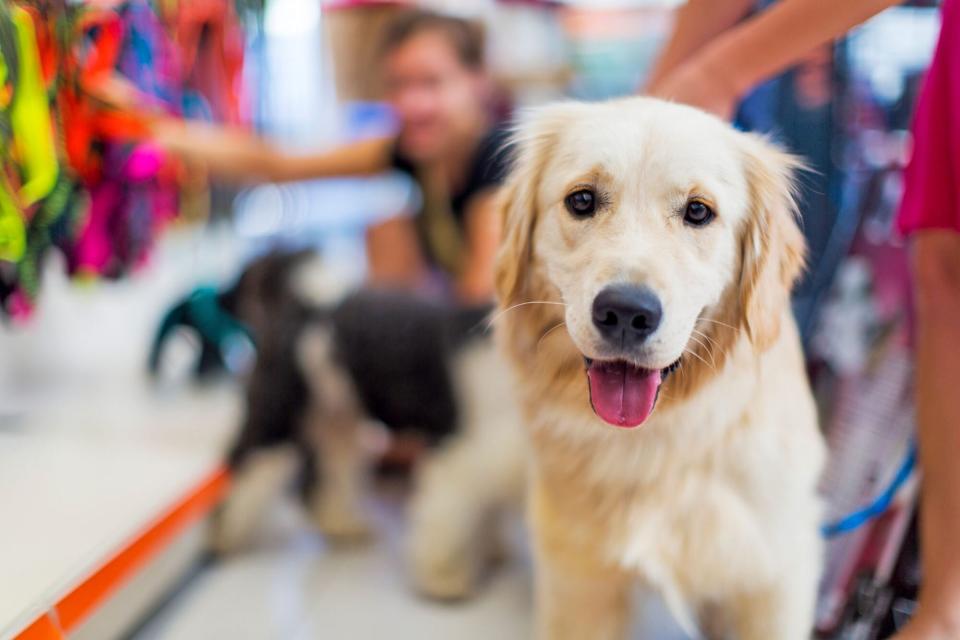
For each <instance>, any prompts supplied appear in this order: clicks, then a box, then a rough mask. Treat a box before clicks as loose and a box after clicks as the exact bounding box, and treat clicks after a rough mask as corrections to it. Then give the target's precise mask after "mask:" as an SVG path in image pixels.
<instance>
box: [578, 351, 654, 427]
mask: <svg viewBox="0 0 960 640" xmlns="http://www.w3.org/2000/svg"><path fill="white" fill-rule="evenodd" d="M587 379H588V380H589V381H590V404H591V405H592V406H593V411H594V412H595V413H596V414H597V415H598V416H600V418H601V419H602V420H604V421H605V422H609V423H610V424H612V425H614V426H617V427H636V426H637V425H639V424H642V423H643V421H644V420H646V419H647V418H648V417H649V416H650V413H651V412H652V411H653V404H654V403H655V402H656V400H657V389H659V387H660V379H661V375H660V371H657V370H653V371H651V370H649V369H638V368H637V367H634V366H632V365H629V364H627V363H626V362H599V361H597V360H594V361H593V362H591V363H590V366H589V367H588V369H587Z"/></svg>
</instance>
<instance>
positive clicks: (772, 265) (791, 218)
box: [738, 134, 806, 350]
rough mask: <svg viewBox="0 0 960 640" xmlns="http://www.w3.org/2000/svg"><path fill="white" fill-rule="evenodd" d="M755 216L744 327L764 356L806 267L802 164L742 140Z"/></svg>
mask: <svg viewBox="0 0 960 640" xmlns="http://www.w3.org/2000/svg"><path fill="white" fill-rule="evenodd" d="M738 135H739V136H740V137H741V139H742V140H741V142H742V144H741V148H742V150H743V156H744V168H745V173H746V180H747V188H748V190H749V193H750V213H749V217H748V220H747V223H746V225H745V227H744V231H743V236H742V237H741V267H740V269H741V271H740V324H741V326H742V328H743V329H744V330H745V331H746V332H747V335H748V336H749V337H750V340H751V341H752V342H753V344H754V345H755V346H756V347H757V348H758V349H760V350H763V349H766V348H767V347H769V346H770V345H772V344H773V342H774V341H775V340H776V339H777V336H779V335H780V320H781V317H782V314H783V312H784V309H785V308H786V307H788V306H789V304H790V292H791V290H792V288H793V285H794V283H795V282H796V280H797V278H798V277H799V276H800V274H801V272H802V271H803V267H804V258H805V256H806V243H805V241H804V237H803V233H802V232H801V231H800V227H799V226H798V216H799V214H798V210H797V202H796V197H795V195H796V184H795V182H794V173H795V172H796V171H797V170H798V169H801V168H802V167H803V164H802V162H801V161H800V160H799V159H798V158H796V157H794V156H792V155H790V154H788V153H785V152H783V151H781V150H780V149H778V148H777V147H775V146H774V145H772V144H770V143H769V142H767V141H766V140H764V139H762V138H760V137H757V136H754V135H750V134H738Z"/></svg>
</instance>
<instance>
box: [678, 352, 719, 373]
mask: <svg viewBox="0 0 960 640" xmlns="http://www.w3.org/2000/svg"><path fill="white" fill-rule="evenodd" d="M683 352H684V353H689V354H690V355H691V356H693V357H694V358H696V359H697V360H699V361H700V362H702V363H703V364H705V365H706V366H708V367H710V368H711V369H713V370H716V367H711V366H710V363H709V362H707V361H706V360H704V359H703V358H702V357H700V356H699V355H697V353H696V352H694V351H691V350H690V349H684V350H683Z"/></svg>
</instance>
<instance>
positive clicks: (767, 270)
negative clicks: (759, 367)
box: [496, 98, 804, 426]
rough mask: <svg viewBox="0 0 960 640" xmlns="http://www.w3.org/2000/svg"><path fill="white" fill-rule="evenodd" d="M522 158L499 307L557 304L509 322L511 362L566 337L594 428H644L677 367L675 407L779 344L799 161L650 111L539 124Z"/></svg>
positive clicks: (507, 191)
mask: <svg viewBox="0 0 960 640" xmlns="http://www.w3.org/2000/svg"><path fill="white" fill-rule="evenodd" d="M514 142H515V145H516V148H515V151H516V160H515V165H514V170H513V172H512V174H511V177H510V178H509V180H508V183H507V185H506V186H505V188H504V190H503V194H502V198H503V200H502V203H503V204H502V206H503V212H504V220H503V224H504V238H503V243H502V246H501V250H500V255H499V258H498V263H497V269H496V286H497V291H498V296H499V301H500V304H501V307H502V308H503V309H509V308H511V307H513V306H514V305H521V304H523V303H528V302H547V303H553V304H547V305H541V304H534V305H526V306H525V308H524V311H523V312H521V307H518V308H517V309H516V310H515V311H513V310H511V311H510V312H508V313H505V314H504V316H503V317H504V320H505V322H506V323H507V325H508V326H507V327H505V329H506V332H507V333H509V334H510V335H508V336H506V338H507V340H508V341H509V344H510V346H511V349H512V350H513V352H514V356H515V357H519V358H521V359H524V358H525V359H528V360H531V361H536V358H537V354H536V353H535V351H536V349H537V348H539V347H540V346H541V343H542V342H543V341H544V340H554V339H555V338H551V337H550V336H551V335H552V336H569V340H566V338H565V337H564V338H562V341H563V343H564V344H565V345H566V347H565V351H566V352H567V356H564V357H563V358H562V360H564V361H565V363H566V364H565V365H559V366H561V368H563V369H564V370H569V369H570V368H571V367H570V361H571V360H572V359H578V360H579V361H580V362H585V363H586V369H587V373H586V382H587V386H588V389H589V392H590V402H591V404H592V406H593V409H594V411H595V412H596V414H597V415H598V416H599V417H600V418H602V419H603V420H605V421H606V422H608V423H611V424H615V425H618V426H636V425H639V424H640V423H642V422H643V421H644V420H645V419H646V418H647V417H648V416H649V415H650V413H651V411H652V410H653V406H654V403H655V402H656V399H657V396H658V392H659V389H660V386H661V383H662V382H663V381H664V379H665V378H666V376H667V375H668V374H669V373H670V371H671V370H672V368H673V367H674V366H675V365H676V364H677V363H679V362H680V361H681V360H682V362H683V368H682V372H683V373H682V375H678V376H676V379H677V381H676V383H671V384H672V386H671V388H674V387H676V393H673V392H671V393H670V394H669V395H670V396H671V397H672V398H674V397H678V396H681V395H683V393H686V392H689V391H691V390H692V386H695V384H697V383H696V382H695V381H696V380H698V379H699V380H702V379H704V378H705V377H708V376H709V375H711V373H710V372H713V371H719V369H720V367H721V365H722V359H723V357H724V355H725V352H726V351H728V350H729V349H730V348H731V347H732V345H733V344H735V343H736V341H737V340H739V338H740V336H741V335H743V336H746V337H747V338H748V339H749V340H750V341H751V342H752V344H753V346H754V348H755V349H757V350H763V349H766V348H767V347H768V346H770V345H771V344H772V343H773V342H774V341H775V340H776V338H777V336H778V335H779V331H780V322H781V319H782V318H783V317H784V315H785V310H786V309H787V307H788V302H789V293H790V288H791V286H792V284H793V282H794V280H795V279H796V278H797V276H798V275H799V273H800V271H801V269H802V265H803V256H804V242H803V236H802V234H801V232H800V230H799V228H798V226H797V222H796V210H795V205H794V200H793V196H792V186H793V183H792V177H791V176H792V173H793V170H794V169H795V168H796V167H797V165H798V162H797V161H796V160H795V159H794V158H792V157H791V156H789V155H787V154H785V153H783V152H781V151H779V150H778V149H776V148H775V147H773V146H772V145H770V144H768V143H767V142H765V141H764V140H762V139H760V138H758V137H756V136H753V135H749V134H745V133H741V132H738V131H735V130H734V129H733V128H731V127H729V126H728V125H726V124H724V123H723V122H721V121H720V120H718V119H717V118H714V117H712V116H710V115H707V114H705V113H703V112H700V111H697V110H695V109H692V108H689V107H685V106H681V105H676V104H671V103H667V102H662V101H659V100H654V99H650V98H631V99H626V100H620V101H613V102H607V103H600V104H581V103H561V104H556V105H551V106H548V107H545V108H541V109H539V110H535V111H533V112H531V113H530V114H529V117H527V118H526V119H525V120H523V121H522V122H521V124H520V125H519V127H518V130H517V134H516V136H515V141H514ZM557 303H560V304H562V305H564V306H559V305H558V304H557ZM561 320H562V321H563V322H565V328H566V332H565V334H564V333H561V332H559V331H553V329H556V328H557V325H558V321H561ZM548 332H550V333H549V334H548ZM571 343H572V344H571ZM578 375H579V376H581V377H580V380H581V381H582V380H583V377H582V373H579V374H578ZM581 384H583V382H581Z"/></svg>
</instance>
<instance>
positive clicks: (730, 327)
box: [700, 318, 737, 331]
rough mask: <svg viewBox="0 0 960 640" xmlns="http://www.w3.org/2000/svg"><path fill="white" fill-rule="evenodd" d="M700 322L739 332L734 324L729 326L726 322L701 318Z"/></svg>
mask: <svg viewBox="0 0 960 640" xmlns="http://www.w3.org/2000/svg"><path fill="white" fill-rule="evenodd" d="M700 320H702V321H703V322H712V323H714V324H719V325H720V326H723V327H727V328H728V329H733V330H734V331H736V330H737V328H736V327H735V326H733V325H732V324H727V323H726V322H720V321H719V320H711V319H710V318H700Z"/></svg>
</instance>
